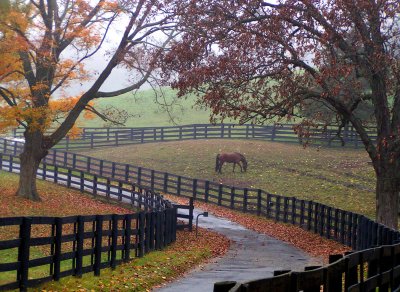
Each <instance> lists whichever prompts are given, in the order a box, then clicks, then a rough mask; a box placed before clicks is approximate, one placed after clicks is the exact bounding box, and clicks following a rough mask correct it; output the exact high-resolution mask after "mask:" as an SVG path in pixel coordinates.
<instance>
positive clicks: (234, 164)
mask: <svg viewBox="0 0 400 292" xmlns="http://www.w3.org/2000/svg"><path fill="white" fill-rule="evenodd" d="M235 166H236V162H234V163H233V172H235Z"/></svg>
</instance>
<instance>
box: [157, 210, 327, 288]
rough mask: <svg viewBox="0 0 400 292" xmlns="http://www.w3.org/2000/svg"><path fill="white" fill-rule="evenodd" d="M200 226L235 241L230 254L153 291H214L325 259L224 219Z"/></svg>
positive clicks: (204, 221)
mask: <svg viewBox="0 0 400 292" xmlns="http://www.w3.org/2000/svg"><path fill="white" fill-rule="evenodd" d="M199 212H200V213H201V212H202V211H201V210H197V209H195V212H194V218H196V216H197V214H198V213H199ZM194 222H195V221H194ZM199 226H200V227H203V228H208V229H211V230H214V231H216V232H218V233H221V234H224V235H225V236H226V237H228V238H229V239H230V240H231V241H232V242H231V247H230V249H229V251H228V252H227V253H226V254H225V256H224V257H222V258H218V259H216V260H214V261H213V262H211V263H209V264H206V265H204V266H202V267H199V268H197V269H195V270H193V271H191V272H189V273H188V274H186V275H185V276H184V277H182V278H180V279H177V280H176V281H174V282H172V283H169V284H167V285H166V286H163V287H161V288H158V289H155V290H154V291H157V292H173V291H174V292H176V291H178V292H179V291H187V292H189V291H190V292H191V291H193V292H197V291H199V292H200V291H212V290H213V287H214V283H215V282H219V281H238V282H242V281H248V280H254V279H259V278H267V277H271V276H272V275H273V271H275V270H293V271H301V270H304V267H306V266H313V265H322V259H318V258H312V257H310V256H309V255H307V254H306V253H305V252H303V251H301V250H300V249H298V248H296V247H294V246H292V245H290V244H288V243H286V242H283V241H280V240H277V239H274V238H272V237H270V236H267V235H263V234H259V233H257V232H255V231H252V230H249V229H246V228H244V227H243V226H241V225H239V224H237V223H235V222H231V221H229V220H226V219H223V218H219V217H215V216H212V215H209V217H208V218H205V217H202V216H200V217H199Z"/></svg>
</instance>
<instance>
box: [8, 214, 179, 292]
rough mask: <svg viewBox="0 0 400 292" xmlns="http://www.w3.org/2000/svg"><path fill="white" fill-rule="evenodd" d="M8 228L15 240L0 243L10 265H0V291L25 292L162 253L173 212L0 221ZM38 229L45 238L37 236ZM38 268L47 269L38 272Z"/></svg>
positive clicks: (172, 233)
mask: <svg viewBox="0 0 400 292" xmlns="http://www.w3.org/2000/svg"><path fill="white" fill-rule="evenodd" d="M13 227H14V229H17V230H19V237H18V238H16V239H7V240H1V241H0V251H1V253H5V252H7V253H8V254H9V255H13V259H12V260H11V261H10V262H7V263H1V264H0V275H1V274H2V275H4V276H2V277H1V279H4V278H5V274H6V275H8V277H7V278H8V281H7V282H6V283H4V281H3V280H2V281H1V282H0V290H6V289H18V288H19V289H20V290H21V291H26V289H27V288H28V287H32V286H35V285H37V284H39V283H41V282H44V281H49V280H56V281H58V280H59V279H60V278H62V277H66V276H70V275H74V276H81V275H82V274H83V273H88V272H94V274H95V275H100V270H101V269H103V268H107V267H111V268H115V267H116V265H118V264H120V263H121V262H124V261H128V260H130V259H131V258H132V257H142V256H143V255H144V254H145V253H147V252H148V251H150V250H154V249H162V248H163V247H164V246H166V245H168V244H170V243H171V242H173V241H175V239H176V208H169V209H165V210H162V211H155V212H147V213H146V212H144V211H142V212H139V213H135V214H124V215H116V214H113V215H94V216H70V217H14V218H0V230H1V229H2V228H13ZM38 228H40V230H46V231H47V233H48V236H46V237H43V236H41V237H38V235H37V232H36V230H37V229H38ZM8 258H10V256H9V257H8ZM43 266H44V267H47V268H46V269H44V268H41V269H40V270H39V269H38V267H43ZM45 271H46V272H45Z"/></svg>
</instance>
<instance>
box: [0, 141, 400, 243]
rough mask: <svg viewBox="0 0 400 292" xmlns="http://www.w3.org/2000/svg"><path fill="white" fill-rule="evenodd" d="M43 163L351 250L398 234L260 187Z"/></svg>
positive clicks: (74, 160)
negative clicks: (253, 217)
mask: <svg viewBox="0 0 400 292" xmlns="http://www.w3.org/2000/svg"><path fill="white" fill-rule="evenodd" d="M4 145H6V147H4ZM0 147H3V149H1V148H0V152H3V153H4V152H5V153H12V154H13V155H14V154H15V153H19V151H20V150H21V147H22V145H21V143H19V142H14V141H12V142H9V141H8V142H4V140H3V141H2V140H1V139H0ZM44 162H45V163H46V164H48V165H54V166H57V167H60V168H65V169H67V168H71V169H74V170H79V171H85V172H86V173H88V174H90V175H93V176H101V177H106V178H111V179H116V180H119V181H122V182H123V183H128V184H134V183H137V184H139V185H142V186H146V187H148V188H149V189H151V190H153V191H160V192H165V193H170V194H174V195H177V196H182V197H187V198H193V199H195V200H200V201H203V202H207V203H212V204H216V205H219V206H224V207H227V208H230V209H234V210H240V211H242V212H247V213H252V214H257V215H259V216H265V217H266V218H270V219H273V220H275V221H277V222H284V223H291V224H294V225H298V226H300V227H301V228H304V229H306V230H309V231H312V232H315V233H318V234H320V235H321V236H324V237H326V238H328V239H333V240H336V241H338V242H340V243H343V244H345V245H347V246H350V247H352V248H353V249H354V250H361V249H365V248H370V247H373V246H377V245H387V244H393V243H394V242H395V241H397V240H398V239H399V236H400V234H399V233H398V232H397V231H395V230H392V229H389V228H387V227H385V226H384V225H381V224H378V223H376V222H374V221H372V220H371V219H369V218H366V217H365V216H363V215H360V214H357V213H353V212H349V211H345V210H341V209H337V208H334V207H331V206H326V205H324V204H320V203H317V202H313V201H308V200H301V199H298V198H296V197H285V196H281V195H275V194H270V193H268V192H266V191H264V190H261V189H253V188H239V187H232V186H227V185H223V184H218V183H215V182H211V181H208V180H200V179H193V178H189V177H182V176H179V175H174V174H170V173H166V172H159V171H155V170H151V169H146V168H141V167H137V166H132V165H128V164H122V163H116V162H110V161H104V160H100V159H96V158H93V157H89V156H84V155H79V154H76V153H68V152H63V151H60V150H52V151H50V152H49V154H48V155H47V157H46V158H45V160H44Z"/></svg>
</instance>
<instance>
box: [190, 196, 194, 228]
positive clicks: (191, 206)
mask: <svg viewBox="0 0 400 292" xmlns="http://www.w3.org/2000/svg"><path fill="white" fill-rule="evenodd" d="M193 209H194V205H193V198H189V231H190V232H192V230H193Z"/></svg>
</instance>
